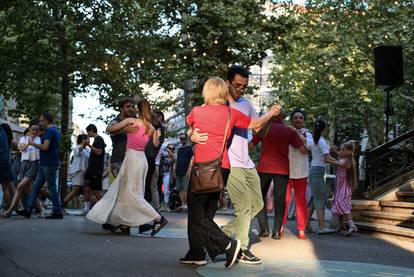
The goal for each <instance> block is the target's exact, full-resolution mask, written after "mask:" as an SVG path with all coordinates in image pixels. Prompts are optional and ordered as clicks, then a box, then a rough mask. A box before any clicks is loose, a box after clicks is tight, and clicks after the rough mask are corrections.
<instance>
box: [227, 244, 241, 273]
mask: <svg viewBox="0 0 414 277" xmlns="http://www.w3.org/2000/svg"><path fill="white" fill-rule="evenodd" d="M240 247H241V241H239V240H237V244H236V250H235V251H234V256H233V260H232V261H231V263H230V264H229V265H228V266H226V268H230V267H232V266H233V265H234V263H235V262H236V260H237V256H238V255H239V252H240Z"/></svg>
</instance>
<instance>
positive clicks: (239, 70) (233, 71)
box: [227, 65, 250, 82]
mask: <svg viewBox="0 0 414 277" xmlns="http://www.w3.org/2000/svg"><path fill="white" fill-rule="evenodd" d="M249 74H250V72H249V70H248V69H246V68H245V67H243V66H240V65H233V66H232V67H230V68H229V70H228V71H227V80H228V81H230V82H231V81H233V79H234V77H235V76H236V75H240V76H242V77H244V78H249Z"/></svg>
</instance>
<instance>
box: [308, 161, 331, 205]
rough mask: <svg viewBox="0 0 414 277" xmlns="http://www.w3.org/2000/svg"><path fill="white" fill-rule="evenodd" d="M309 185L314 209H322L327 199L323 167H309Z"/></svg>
mask: <svg viewBox="0 0 414 277" xmlns="http://www.w3.org/2000/svg"><path fill="white" fill-rule="evenodd" d="M309 183H310V187H311V193H312V198H313V204H314V205H315V209H324V208H325V206H326V198H327V186H326V181H325V167H324V166H311V168H310V170H309Z"/></svg>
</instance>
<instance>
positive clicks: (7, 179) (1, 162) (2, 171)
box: [0, 123, 14, 208]
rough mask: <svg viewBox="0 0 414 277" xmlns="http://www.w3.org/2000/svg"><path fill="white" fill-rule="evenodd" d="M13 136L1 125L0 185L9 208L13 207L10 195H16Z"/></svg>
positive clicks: (5, 125) (8, 128)
mask: <svg viewBox="0 0 414 277" xmlns="http://www.w3.org/2000/svg"><path fill="white" fill-rule="evenodd" d="M12 139H13V134H12V130H11V128H10V126H9V125H8V124H6V123H3V124H1V125H0V184H1V186H2V188H3V197H4V201H5V202H6V205H7V208H8V207H10V205H11V199H10V194H11V193H14V186H13V181H14V176H13V169H12V165H11V156H10V154H11V152H10V147H11V142H12Z"/></svg>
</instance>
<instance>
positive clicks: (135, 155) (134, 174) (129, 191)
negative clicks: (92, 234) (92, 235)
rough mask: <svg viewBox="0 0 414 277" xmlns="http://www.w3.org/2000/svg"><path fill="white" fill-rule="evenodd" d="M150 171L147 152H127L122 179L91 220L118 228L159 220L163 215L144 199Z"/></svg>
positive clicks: (120, 178)
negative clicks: (146, 180) (146, 181)
mask: <svg viewBox="0 0 414 277" xmlns="http://www.w3.org/2000/svg"><path fill="white" fill-rule="evenodd" d="M147 170H148V163H147V159H146V157H145V153H144V152H143V151H135V150H132V149H127V151H126V154H125V158H124V161H123V162H122V165H121V169H120V170H119V173H118V176H117V177H116V178H115V180H114V182H113V183H112V184H111V185H110V186H109V189H108V191H107V192H106V193H105V195H104V196H103V197H102V199H101V200H99V201H98V203H96V204H95V205H94V207H93V209H92V210H91V211H90V212H89V213H88V214H87V218H88V219H90V220H92V221H95V222H97V223H101V224H103V223H109V224H112V225H115V226H118V225H121V224H123V225H128V226H139V225H142V224H144V223H148V222H150V221H152V220H154V219H155V218H157V217H158V216H159V214H158V213H157V212H156V211H155V210H154V208H153V207H152V206H151V205H150V204H149V203H148V202H147V201H146V200H145V199H144V190H145V176H146V175H147Z"/></svg>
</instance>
